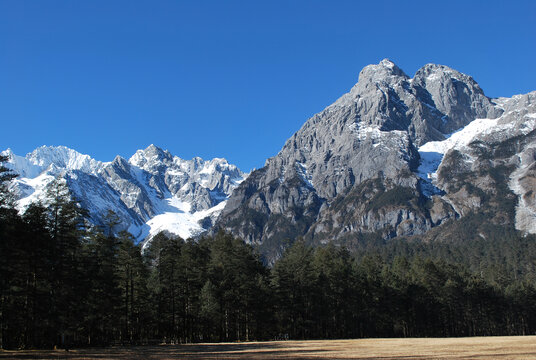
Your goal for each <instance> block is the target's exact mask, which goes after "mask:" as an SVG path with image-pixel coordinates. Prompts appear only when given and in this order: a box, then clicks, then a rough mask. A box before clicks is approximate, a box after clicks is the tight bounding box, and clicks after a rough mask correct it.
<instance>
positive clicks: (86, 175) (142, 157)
mask: <svg viewBox="0 0 536 360" xmlns="http://www.w3.org/2000/svg"><path fill="white" fill-rule="evenodd" d="M2 154H4V155H8V156H9V158H10V161H9V163H8V164H7V166H8V167H9V168H11V169H12V170H13V171H14V172H16V173H17V174H19V177H17V178H16V179H15V181H14V183H13V188H14V191H15V193H16V194H17V197H18V209H19V210H20V211H24V210H25V209H26V208H27V207H28V205H29V204H31V203H32V202H36V201H42V202H44V203H46V201H47V198H46V192H47V187H48V186H49V184H50V183H51V182H52V181H53V180H54V179H56V178H58V179H60V180H61V181H64V182H66V184H67V185H68V186H69V188H70V190H71V192H72V194H73V195H74V196H75V198H76V199H77V200H79V201H80V203H81V205H82V206H83V207H84V208H86V209H88V210H89V212H90V216H91V218H90V221H91V222H92V223H93V224H94V225H97V226H98V225H101V224H102V219H103V215H105V214H106V213H107V211H108V210H113V211H114V212H116V213H117V214H118V215H119V217H120V218H121V220H122V224H121V226H120V229H119V230H128V231H130V232H131V233H132V234H133V235H134V236H135V237H136V238H137V239H138V240H139V241H142V240H144V239H148V238H151V237H152V236H154V235H156V234H157V233H158V232H160V231H168V232H170V233H173V234H177V235H179V236H181V237H183V238H188V237H191V236H195V235H197V234H199V233H201V232H203V231H204V230H206V228H207V227H209V226H210V225H211V224H212V222H213V221H214V220H215V218H216V217H217V216H218V215H219V213H220V212H221V210H222V208H223V207H224V205H225V202H226V201H227V198H228V197H229V195H230V194H231V192H232V191H233V190H234V188H235V187H236V186H238V184H240V182H242V181H243V180H244V179H245V177H246V174H244V173H242V172H241V171H240V170H239V169H238V168H237V167H236V166H234V165H231V164H229V163H227V161H226V160H225V159H219V158H216V159H212V160H208V161H205V160H203V159H201V158H194V159H192V160H183V159H181V158H179V157H177V156H173V155H171V154H170V153H169V152H168V151H164V150H162V149H160V148H158V147H156V146H154V145H151V146H149V147H148V148H146V149H144V150H138V151H137V152H136V153H135V154H134V155H133V156H132V157H131V158H130V159H129V160H126V159H123V158H121V157H116V158H115V159H114V160H113V161H111V162H100V161H97V160H94V159H92V158H91V157H90V156H88V155H84V154H80V153H78V152H76V151H75V150H72V149H69V148H66V147H63V146H57V147H52V146H50V147H48V146H43V147H40V148H38V149H36V150H34V151H33V152H31V153H29V154H28V155H26V156H25V157H21V156H18V155H15V154H13V152H12V151H11V150H9V149H8V150H6V151H3V152H2Z"/></svg>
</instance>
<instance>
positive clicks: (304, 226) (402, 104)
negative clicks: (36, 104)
mask: <svg viewBox="0 0 536 360" xmlns="http://www.w3.org/2000/svg"><path fill="white" fill-rule="evenodd" d="M535 125H536V92H531V93H528V94H525V95H516V96H513V97H512V98H494V99H492V98H489V97H487V96H486V95H485V94H484V92H483V90H482V89H481V88H480V86H479V85H478V84H477V83H476V82H475V80H474V79H473V78H472V77H470V76H468V75H465V74H463V73H460V72H458V71H456V70H454V69H451V68H449V67H447V66H443V65H435V64H427V65H425V66H423V67H422V68H421V69H419V70H418V71H417V72H416V74H415V75H414V76H413V77H411V78H410V77H409V76H408V75H406V74H405V73H404V71H403V70H401V69H400V68H399V67H398V66H396V65H395V64H394V63H393V62H392V61H390V60H388V59H384V60H382V61H381V62H380V63H379V64H376V65H369V66H367V67H365V68H364V69H363V70H362V71H361V72H360V74H359V80H358V82H357V84H356V85H355V86H354V87H352V89H350V91H349V92H348V93H346V94H344V95H343V96H341V97H340V98H339V99H338V100H337V101H336V102H335V103H333V104H332V105H330V106H328V107H327V108H326V109H324V110H323V111H321V112H320V113H318V114H316V115H314V116H313V117H311V118H310V119H309V120H307V121H306V122H305V124H304V125H303V126H302V128H301V129H299V130H298V131H297V132H296V133H295V134H294V135H293V136H292V137H291V138H290V139H288V140H287V142H286V143H285V145H284V146H283V148H282V149H281V151H280V152H279V153H278V154H277V155H276V156H274V157H272V158H270V159H268V160H266V164H265V166H264V167H262V168H260V169H257V170H254V171H253V172H252V173H251V174H245V173H243V172H241V171H240V170H239V169H238V168H237V167H236V166H234V165H230V164H228V163H227V161H226V160H224V159H213V160H210V161H204V160H202V159H200V158H194V159H192V160H188V161H186V160H182V159H180V158H178V157H176V156H172V155H171V154H170V153H169V152H167V151H164V150H162V149H160V148H158V147H156V146H154V145H151V146H149V147H148V148H147V149H145V150H139V151H137V152H136V153H135V154H134V155H133V156H132V157H131V158H130V159H129V160H126V159H123V158H121V157H116V158H115V159H114V160H113V161H112V162H109V163H104V162H99V161H96V160H94V159H91V158H90V157H89V156H87V155H82V154H80V153H78V152H76V151H74V150H71V149H68V148H65V147H41V148H38V149H36V150H35V151H33V152H32V153H30V154H28V155H26V157H20V156H17V155H15V154H13V153H12V152H11V151H10V150H9V149H8V150H6V151H4V152H3V154H4V155H9V156H10V162H9V164H8V166H9V167H10V168H11V169H13V170H14V171H15V172H17V173H18V174H19V175H20V176H19V177H18V178H17V179H16V180H15V182H14V184H13V187H14V189H15V192H16V194H17V196H18V198H19V208H20V209H21V210H22V209H24V208H25V207H26V206H27V205H28V204H29V203H30V202H31V201H35V200H39V199H42V200H44V196H45V194H46V187H47V185H48V184H49V183H50V182H51V181H52V180H53V179H55V178H59V179H62V181H65V182H66V183H67V185H68V186H69V188H70V189H71V191H72V193H73V194H74V195H75V197H77V198H78V199H79V200H80V201H81V204H82V206H84V207H85V208H87V209H89V211H90V214H91V219H92V221H93V223H94V224H101V223H102V216H103V214H104V213H105V212H106V211H107V210H108V209H112V210H114V211H115V212H116V213H117V214H118V215H119V216H120V218H121V219H122V224H123V229H125V230H129V231H130V232H131V233H133V234H134V236H135V237H136V238H137V239H139V240H140V241H141V240H144V239H149V238H150V237H151V236H153V235H155V234H156V233H157V232H159V231H168V232H170V233H175V234H178V235H180V236H181V237H190V236H196V235H198V234H201V233H203V232H204V231H207V230H208V231H211V232H214V231H216V230H217V229H224V230H226V231H228V232H230V233H232V234H234V235H235V236H238V237H240V238H242V239H244V240H245V241H246V242H248V243H251V244H255V245H256V246H258V248H259V249H260V251H261V253H262V254H263V255H264V256H265V257H266V258H267V259H268V261H273V260H274V259H277V258H278V257H279V256H280V255H281V254H282V252H283V251H284V249H285V248H286V247H287V246H288V244H289V243H291V242H292V241H293V240H295V239H296V238H298V237H301V238H303V239H304V240H305V241H307V242H309V243H311V244H315V245H318V244H324V243H327V242H333V243H338V244H347V245H350V246H351V244H352V243H355V242H358V241H360V240H362V239H368V238H377V239H383V240H388V239H392V238H403V237H412V238H418V239H421V240H423V241H431V240H438V239H439V240H445V239H447V240H448V239H449V238H454V237H456V238H459V237H460V236H463V237H465V238H467V240H471V238H475V237H489V236H493V234H495V233H497V229H509V230H511V231H519V232H520V233H521V234H523V233H536V193H535V191H534V190H535V189H536V162H535V160H536V138H535V137H536V132H535V129H536V127H535Z"/></svg>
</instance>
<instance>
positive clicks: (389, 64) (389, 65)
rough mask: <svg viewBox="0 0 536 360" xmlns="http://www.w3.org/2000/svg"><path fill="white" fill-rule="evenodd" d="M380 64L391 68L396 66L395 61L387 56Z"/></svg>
mask: <svg viewBox="0 0 536 360" xmlns="http://www.w3.org/2000/svg"><path fill="white" fill-rule="evenodd" d="M379 65H382V66H385V67H387V68H389V69H392V68H394V67H395V66H396V65H395V63H394V62H392V61H391V60H389V59H387V58H385V59H383V60H382V61H380V64H379Z"/></svg>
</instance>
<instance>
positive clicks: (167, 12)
mask: <svg viewBox="0 0 536 360" xmlns="http://www.w3.org/2000/svg"><path fill="white" fill-rule="evenodd" d="M383 58H390V59H391V60H393V61H394V62H395V63H396V64H398V65H399V66H400V67H401V68H402V69H403V70H404V71H405V72H406V73H407V74H408V75H410V76H413V74H414V73H415V71H416V70H417V69H418V68H420V67H421V66H423V65H424V64H426V63H429V62H433V63H440V64H445V65H448V66H451V67H453V68H455V69H457V70H460V71H462V72H464V73H467V74H469V75H471V76H473V77H474V78H475V80H476V81H477V82H479V84H480V85H481V87H482V88H483V89H484V92H485V93H486V94H487V95H488V96H491V97H497V96H511V95H513V94H519V93H526V92H529V91H532V90H536V70H535V66H536V1H532V0H528V1H515V0H514V1H512V0H510V1H471V0H464V1H443V2H440V1H432V0H428V1H402V0H397V1H368V2H365V1H357V0H356V1H336V0H329V1H328V0H326V1H312V0H307V1H294V0H289V1H274V0H269V1H253V0H252V1H188V2H186V1H184V2H183V1H156V0H153V1H135V0H127V1H116V0H113V1H111V0H106V1H95V0H91V1H89V0H88V1H73V0H65V1H56V0H49V1H39V0H35V1H25V0H12V1H6V0H0V121H1V122H0V124H1V126H0V149H6V148H8V147H10V148H12V149H13V151H15V153H17V154H19V155H25V154H26V153H27V152H30V151H31V150H33V149H34V148H36V147H38V146H40V145H65V146H68V147H72V148H74V149H76V150H78V151H80V152H82V153H86V154H89V155H91V156H92V157H94V158H96V159H98V160H102V161H110V160H112V159H113V157H114V156H115V155H116V154H118V155H121V156H123V157H127V158H128V157H129V156H130V155H132V154H133V153H134V152H135V150H137V149H140V148H145V147H147V146H148V145H149V144H151V143H154V144H156V145H158V146H160V147H162V148H164V149H168V150H169V151H170V152H171V153H172V154H174V155H177V156H180V157H182V158H185V159H190V158H192V157H194V156H201V157H203V158H207V159H208V158H213V157H225V158H227V159H228V160H229V161H230V162H231V163H234V164H237V165H238V166H239V167H240V168H242V169H243V170H245V171H248V170H250V169H251V168H253V167H261V166H262V165H263V164H264V161H265V160H266V158H268V157H271V156H274V155H275V154H277V152H278V151H279V150H280V149H281V147H282V145H283V144H284V142H285V140H286V139H287V138H289V137H290V136H291V135H292V134H293V133H294V132H295V131H297V130H298V129H299V128H300V127H301V125H302V124H303V123H304V122H305V121H306V120H307V118H309V117H310V116H312V115H313V114H315V113H317V112H319V111H321V110H322V109H323V108H324V107H326V106H328V105H329V104H331V103H332V102H333V101H334V100H336V99H337V98H338V97H339V96H340V95H342V94H343V93H345V92H347V91H348V90H349V89H350V88H351V87H352V86H353V85H354V83H355V82H357V79H358V74H359V71H360V70H361V69H362V68H363V67H364V66H366V65H367V64H371V63H378V62H379V61H380V60H382V59H383Z"/></svg>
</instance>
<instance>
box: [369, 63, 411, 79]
mask: <svg viewBox="0 0 536 360" xmlns="http://www.w3.org/2000/svg"><path fill="white" fill-rule="evenodd" d="M396 77H401V78H404V79H407V78H408V76H407V75H406V74H405V73H404V71H402V69H400V68H399V67H398V66H396V64H395V63H394V62H392V61H391V60H389V59H383V60H382V61H380V62H379V63H378V64H376V65H368V66H365V67H364V68H363V70H361V72H360V73H359V82H361V83H366V82H389V81H390V80H392V79H393V78H395V79H396Z"/></svg>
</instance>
